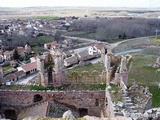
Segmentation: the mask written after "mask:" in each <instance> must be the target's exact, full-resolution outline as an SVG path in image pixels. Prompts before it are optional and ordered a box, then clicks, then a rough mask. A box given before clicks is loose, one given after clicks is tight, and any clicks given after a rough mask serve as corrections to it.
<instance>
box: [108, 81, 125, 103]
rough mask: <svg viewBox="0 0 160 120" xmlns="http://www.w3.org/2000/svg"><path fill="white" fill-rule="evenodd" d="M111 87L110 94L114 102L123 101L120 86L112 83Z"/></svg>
mask: <svg viewBox="0 0 160 120" xmlns="http://www.w3.org/2000/svg"><path fill="white" fill-rule="evenodd" d="M110 86H111V89H110V90H109V91H110V94H111V98H112V101H113V102H118V101H122V95H121V93H120V88H119V87H118V86H117V85H114V84H110Z"/></svg>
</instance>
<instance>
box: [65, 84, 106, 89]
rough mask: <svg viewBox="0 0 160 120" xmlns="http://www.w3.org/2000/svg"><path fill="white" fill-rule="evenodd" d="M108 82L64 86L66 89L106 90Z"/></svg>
mask: <svg viewBox="0 0 160 120" xmlns="http://www.w3.org/2000/svg"><path fill="white" fill-rule="evenodd" d="M105 89H106V84H97V85H87V84H77V85H69V86H66V87H64V90H105Z"/></svg>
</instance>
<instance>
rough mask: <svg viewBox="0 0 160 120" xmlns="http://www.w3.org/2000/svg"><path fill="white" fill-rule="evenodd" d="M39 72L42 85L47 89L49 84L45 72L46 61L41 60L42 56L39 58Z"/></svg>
mask: <svg viewBox="0 0 160 120" xmlns="http://www.w3.org/2000/svg"><path fill="white" fill-rule="evenodd" d="M37 70H38V72H39V83H40V85H42V86H44V87H46V86H47V85H48V82H47V80H46V77H45V72H44V59H42V58H40V56H38V57H37Z"/></svg>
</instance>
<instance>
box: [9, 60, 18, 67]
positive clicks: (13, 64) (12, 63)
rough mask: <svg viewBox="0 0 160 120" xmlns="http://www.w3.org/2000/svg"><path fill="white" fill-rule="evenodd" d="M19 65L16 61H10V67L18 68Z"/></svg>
mask: <svg viewBox="0 0 160 120" xmlns="http://www.w3.org/2000/svg"><path fill="white" fill-rule="evenodd" d="M17 64H18V63H17V62H16V61H14V60H11V61H10V65H11V66H13V67H14V66H16V65H17Z"/></svg>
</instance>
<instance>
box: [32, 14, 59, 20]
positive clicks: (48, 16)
mask: <svg viewBox="0 0 160 120" xmlns="http://www.w3.org/2000/svg"><path fill="white" fill-rule="evenodd" d="M35 18H36V19H49V20H51V19H52V20H54V19H56V18H57V16H52V15H47V16H35Z"/></svg>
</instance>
